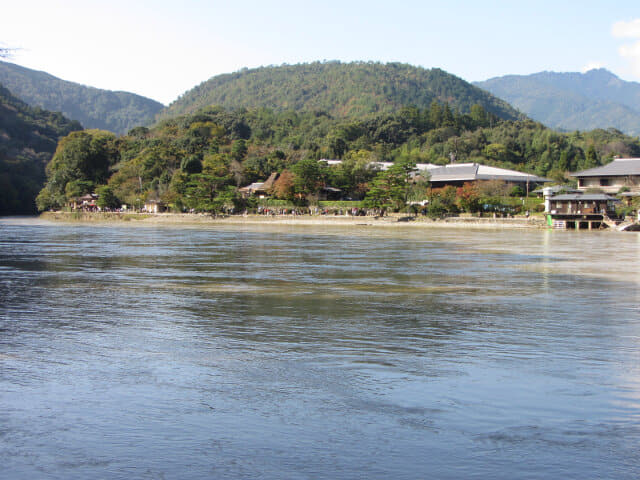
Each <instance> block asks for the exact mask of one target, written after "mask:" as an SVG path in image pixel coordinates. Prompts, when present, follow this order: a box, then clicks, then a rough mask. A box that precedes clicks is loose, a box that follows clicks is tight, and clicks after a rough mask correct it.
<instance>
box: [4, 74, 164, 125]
mask: <svg viewBox="0 0 640 480" xmlns="http://www.w3.org/2000/svg"><path fill="white" fill-rule="evenodd" d="M0 84H2V85H4V86H5V87H6V88H8V89H9V90H10V91H11V92H12V93H13V94H14V95H15V96H17V97H18V98H20V99H21V100H23V101H24V102H26V103H28V104H29V105H33V106H39V107H41V108H44V109H47V110H51V111H56V112H62V113H63V114H64V115H65V116H67V117H68V118H72V119H74V120H78V121H79V122H80V123H82V125H83V126H84V127H85V128H99V129H103V130H108V131H110V132H114V133H117V134H124V133H126V132H128V131H129V130H130V129H131V128H133V127H137V126H140V125H147V124H149V123H151V122H152V121H153V118H154V116H155V115H156V114H157V113H158V112H159V111H160V110H161V109H162V108H163V105H162V104H161V103H159V102H156V101H155V100H151V99H149V98H146V97H142V96H140V95H135V94H133V93H127V92H113V91H110V90H101V89H98V88H93V87H87V86H84V85H80V84H78V83H73V82H68V81H65V80H61V79H59V78H56V77H54V76H53V75H49V74H48V73H45V72H39V71H36V70H30V69H28V68H24V67H21V66H19V65H14V64H12V63H8V62H0Z"/></svg>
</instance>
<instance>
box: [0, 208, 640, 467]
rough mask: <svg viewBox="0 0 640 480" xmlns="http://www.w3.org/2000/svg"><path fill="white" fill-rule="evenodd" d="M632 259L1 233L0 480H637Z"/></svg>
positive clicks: (466, 246) (629, 242)
mask: <svg viewBox="0 0 640 480" xmlns="http://www.w3.org/2000/svg"><path fill="white" fill-rule="evenodd" d="M639 287H640V236H639V235H638V234H636V233H613V232H566V231H517V230H509V231H507V230H505V231H486V230H485V231H483V230H461V229H452V230H447V229H420V228H405V229H401V228H399V229H385V228H371V227H358V228H347V227H341V228H338V227H336V228H333V227H308V228H296V227H284V226H278V227H270V226H263V227H239V226H238V227H231V226H225V227H221V226H211V227H198V228H185V227H175V228H174V227H126V226H108V227H107V226H95V225H90V226H88V225H63V224H48V223H44V222H39V221H36V220H21V219H4V220H0V465H1V467H0V478H7V479H33V478H54V479H87V478H123V479H124V478H126V479H134V478H166V479H174V478H198V479H199V478H220V479H235V478H265V479H298V478H300V479H352V478H353V479H356V478H358V479H378V478H379V479H418V478H437V479H460V478H482V479H485V478H491V479H514V478H518V479H519V478H531V479H534V478H535V479H558V478H563V479H568V478H575V479H578V478H579V479H589V478H611V479H632V478H633V479H636V478H638V477H639V476H640V293H639V292H640V288H639Z"/></svg>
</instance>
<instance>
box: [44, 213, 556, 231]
mask: <svg viewBox="0 0 640 480" xmlns="http://www.w3.org/2000/svg"><path fill="white" fill-rule="evenodd" d="M41 218H42V219H43V220H49V221H58V222H72V223H75V222H81V223H97V224H111V223H127V224H130V225H134V224H136V225H215V224H220V225H223V224H227V225H266V224H268V225H297V226H302V225H315V226H317V225H327V226H349V227H356V226H362V227H386V228H393V227H415V228H437V227H446V228H452V227H453V228H456V227H459V228H486V229H504V228H509V229H512V228H533V229H540V228H546V223H545V220H544V218H543V217H530V218H525V217H514V218H477V217H450V218H446V219H442V220H431V219H429V218H427V217H421V216H419V217H412V216H407V215H404V214H391V215H389V216H385V217H379V218H376V217H351V216H346V215H343V216H337V215H313V216H311V215H298V216H294V215H275V216H266V215H244V216H243V215H230V216H218V217H213V216H211V215H206V214H188V213H185V214H179V213H159V214H146V213H88V212H76V213H68V212H45V213H43V214H42V215H41Z"/></svg>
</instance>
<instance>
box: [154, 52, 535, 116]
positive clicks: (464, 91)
mask: <svg viewBox="0 0 640 480" xmlns="http://www.w3.org/2000/svg"><path fill="white" fill-rule="evenodd" d="M434 100H436V101H438V102H439V103H441V104H445V103H446V104H448V105H449V106H450V108H451V109H453V110H459V111H461V112H465V113H468V112H469V111H470V108H471V106H472V105H474V104H478V105H481V106H482V107H483V108H484V109H485V110H486V111H487V112H490V113H493V114H494V115H496V116H497V117H499V118H502V119H510V120H515V119H521V118H524V117H523V115H522V114H520V113H519V112H518V111H516V110H515V109H513V108H512V107H511V106H510V105H509V104H507V103H506V102H504V101H503V100H500V99H499V98H496V97H494V96H493V95H491V94H490V93H488V92H486V91H484V90H481V89H479V88H477V87H474V86H473V85H471V84H470V83H468V82H466V81H464V80H462V79H460V78H458V77H456V76H454V75H451V74H449V73H447V72H445V71H443V70H440V69H437V68H434V69H424V68H420V67H414V66H411V65H407V64H400V63H388V64H382V63H374V62H355V63H340V62H315V63H308V64H301V65H281V66H269V67H261V68H256V69H243V70H240V71H238V72H235V73H230V74H225V75H218V76H215V77H213V78H211V79H209V80H207V81H206V82H203V83H202V84H200V85H198V86H197V87H195V88H193V89H192V90H190V91H188V92H186V93H185V94H184V95H182V96H181V97H180V98H179V99H178V100H176V101H175V102H173V103H172V104H171V105H170V106H169V107H168V108H167V109H165V110H164V111H163V112H162V113H161V114H160V115H159V118H161V119H166V118H169V117H172V116H176V115H182V114H189V113H194V112H196V111H197V110H199V109H201V108H204V107H207V106H210V105H220V106H223V107H225V108H227V109H237V108H250V109H253V108H261V107H263V108H268V109H271V110H274V111H277V112H282V111H289V110H292V111H296V112H302V111H316V112H326V113H327V114H328V115H331V116H332V117H335V118H341V117H342V118H345V117H348V118H363V117H368V116H374V115H377V114H381V113H391V112H396V111H398V110H400V109H401V108H402V107H404V106H406V105H416V106H417V107H419V108H428V107H429V105H431V103H432V102H433V101H434Z"/></svg>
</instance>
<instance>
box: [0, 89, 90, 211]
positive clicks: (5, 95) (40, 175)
mask: <svg viewBox="0 0 640 480" xmlns="http://www.w3.org/2000/svg"><path fill="white" fill-rule="evenodd" d="M81 128H82V127H81V125H80V124H79V123H78V122H76V121H71V120H69V119H67V118H65V117H64V116H63V115H62V114H61V113H59V112H55V113H54V112H49V111H46V110H42V109H40V108H37V107H36V108H32V107H30V106H28V105H27V104H25V103H24V102H22V101H21V100H19V99H18V98H16V97H15V96H13V95H12V94H11V92H9V91H8V90H7V89H6V88H3V87H2V86H1V85H0V215H7V214H16V213H22V214H27V213H35V212H36V206H35V198H36V195H37V194H38V192H39V191H40V189H41V188H42V185H43V183H44V179H45V165H46V164H47V163H48V162H49V160H51V157H52V155H53V153H54V152H55V150H56V146H57V145H58V140H59V139H60V138H61V137H63V136H65V135H68V134H69V133H70V132H72V131H74V130H80V129H81Z"/></svg>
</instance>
